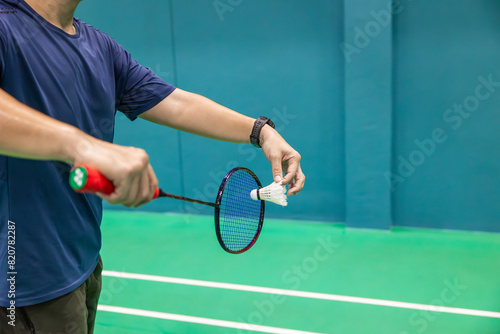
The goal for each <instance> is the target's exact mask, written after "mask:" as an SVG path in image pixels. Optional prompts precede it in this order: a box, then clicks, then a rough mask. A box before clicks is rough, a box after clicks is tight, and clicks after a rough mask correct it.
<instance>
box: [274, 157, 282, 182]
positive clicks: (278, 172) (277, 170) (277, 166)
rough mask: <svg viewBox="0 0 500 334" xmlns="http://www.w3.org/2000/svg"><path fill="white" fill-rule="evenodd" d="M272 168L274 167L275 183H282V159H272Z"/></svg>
mask: <svg viewBox="0 0 500 334" xmlns="http://www.w3.org/2000/svg"><path fill="white" fill-rule="evenodd" d="M271 166H272V167H273V179H274V182H280V181H281V180H283V169H282V166H281V158H280V157H277V158H272V159H271Z"/></svg>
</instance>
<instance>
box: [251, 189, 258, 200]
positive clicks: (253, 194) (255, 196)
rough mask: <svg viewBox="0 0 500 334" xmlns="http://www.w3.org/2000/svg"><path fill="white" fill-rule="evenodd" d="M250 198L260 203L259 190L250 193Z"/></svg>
mask: <svg viewBox="0 0 500 334" xmlns="http://www.w3.org/2000/svg"><path fill="white" fill-rule="evenodd" d="M250 198H251V199H253V200H254V201H258V200H259V198H258V196H257V189H254V190H252V191H251V192H250Z"/></svg>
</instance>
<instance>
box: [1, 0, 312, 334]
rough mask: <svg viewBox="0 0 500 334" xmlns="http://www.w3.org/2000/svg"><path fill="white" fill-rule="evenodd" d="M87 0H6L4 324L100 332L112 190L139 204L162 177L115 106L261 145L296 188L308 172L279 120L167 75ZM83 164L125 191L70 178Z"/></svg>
mask: <svg viewBox="0 0 500 334" xmlns="http://www.w3.org/2000/svg"><path fill="white" fill-rule="evenodd" d="M79 2H80V0H0V221H1V223H0V238H1V242H0V245H1V247H0V332H1V333H35V332H36V333H92V332H93V327H94V320H95V313H96V309H97V300H98V297H99V292H100V272H101V270H102V263H101V262H100V257H99V250H100V246H101V238H100V222H101V218H102V200H101V198H102V199H105V200H107V201H109V202H110V203H113V204H122V205H125V206H127V207H139V206H141V205H143V204H145V203H148V202H149V201H151V199H152V198H153V194H154V190H155V188H156V187H157V185H158V181H157V179H156V176H155V173H154V171H153V168H152V167H151V165H150V164H149V159H148V155H147V154H146V152H144V151H143V150H141V149H137V148H132V147H123V146H119V145H114V144H111V141H112V137H113V126H114V114H115V110H117V109H118V110H120V111H122V112H123V113H125V114H126V115H127V117H129V118H130V119H131V120H134V119H135V118H137V117H141V118H143V119H146V120H148V121H152V122H155V123H158V124H162V125H165V126H169V127H173V128H176V129H179V130H182V131H187V132H191V133H195V134H198V135H201V136H205V137H209V138H214V139H218V140H224V141H231V142H236V143H250V142H252V143H253V144H254V145H255V146H261V147H262V150H263V153H264V154H265V155H266V157H267V159H268V160H269V161H270V162H271V165H272V170H273V176H274V178H275V180H277V181H278V180H281V179H283V182H284V183H286V184H288V185H289V195H291V194H297V193H298V192H299V191H300V190H301V189H302V187H303V185H304V181H305V176H304V174H303V173H302V170H301V167H300V155H299V154H298V153H297V151H295V150H294V149H293V148H292V147H290V146H289V145H288V144H287V143H286V142H285V140H284V139H283V138H282V137H281V136H280V135H279V134H278V133H277V132H276V131H275V130H274V129H273V128H272V127H271V126H270V125H272V123H270V122H269V121H268V120H267V119H263V120H260V119H259V120H258V121H256V120H254V119H251V118H249V117H246V116H243V115H241V114H238V113H236V112H234V111H232V110H229V109H227V108H225V107H223V106H220V105H218V104H216V103H215V102H212V101H210V100H209V99H206V98H204V97H202V96H199V95H196V94H192V93H188V92H185V91H182V90H181V89H178V88H175V87H173V86H171V85H170V84H168V83H166V82H164V81H163V80H161V79H160V78H159V77H157V76H156V75H154V74H153V73H152V72H151V71H150V70H149V69H147V68H144V67H142V66H140V65H139V64H138V63H137V62H136V61H134V60H133V59H132V58H131V56H130V54H128V53H127V52H126V51H125V50H123V48H122V47H121V46H120V45H118V43H116V42H115V41H114V40H112V39H111V38H110V37H108V36H107V35H105V34H103V33H102V32H100V31H98V30H97V29H95V28H93V27H91V26H89V25H87V24H85V23H84V22H82V21H80V20H78V19H76V18H74V12H75V10H76V7H77V6H78V3H79ZM89 134H93V135H94V136H91V135H89ZM251 134H252V136H251V137H252V138H250V135H251ZM97 137H98V138H97ZM74 163H86V164H89V165H91V166H94V167H96V168H97V169H98V170H100V171H101V172H102V173H103V174H104V175H105V176H106V177H107V178H109V179H110V180H112V182H113V183H114V185H115V186H116V190H115V192H114V193H113V194H110V195H104V194H99V195H100V197H101V198H99V197H97V196H95V195H81V194H76V193H74V192H73V191H72V190H71V189H70V187H69V185H68V182H67V178H68V172H69V170H70V168H71V165H72V164H74ZM283 172H285V176H284V177H283V174H282V173H283ZM14 324H15V326H13V325H14Z"/></svg>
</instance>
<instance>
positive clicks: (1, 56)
mask: <svg viewBox="0 0 500 334" xmlns="http://www.w3.org/2000/svg"><path fill="white" fill-rule="evenodd" d="M6 50H7V40H6V39H5V31H4V28H3V26H2V23H1V22H0V83H1V82H2V80H1V79H2V76H3V72H4V69H5V53H6Z"/></svg>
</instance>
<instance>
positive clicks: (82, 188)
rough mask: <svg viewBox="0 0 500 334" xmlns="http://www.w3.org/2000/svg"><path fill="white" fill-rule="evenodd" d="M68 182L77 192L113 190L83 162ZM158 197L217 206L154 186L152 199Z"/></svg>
mask: <svg viewBox="0 0 500 334" xmlns="http://www.w3.org/2000/svg"><path fill="white" fill-rule="evenodd" d="M70 184H71V187H72V188H73V189H74V190H75V191H76V192H77V193H92V194H95V193H102V194H106V195H109V194H112V193H113V192H114V191H115V186H114V184H113V182H111V181H110V180H108V179H107V178H106V177H105V176H104V175H102V174H101V172H99V171H98V170H97V169H96V168H94V167H91V166H88V165H85V164H77V165H75V166H74V167H73V169H72V170H71V173H70ZM158 197H168V198H173V199H177V200H181V201H186V202H192V203H197V204H203V205H208V206H211V207H213V208H217V207H218V206H219V205H217V204H216V203H210V202H204V201H199V200H197V199H192V198H187V197H182V196H177V195H172V194H167V193H165V192H164V191H162V190H161V189H160V188H156V191H155V195H154V197H153V199H157V198H158Z"/></svg>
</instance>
